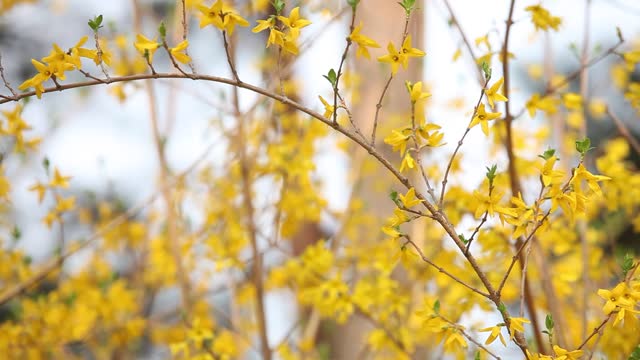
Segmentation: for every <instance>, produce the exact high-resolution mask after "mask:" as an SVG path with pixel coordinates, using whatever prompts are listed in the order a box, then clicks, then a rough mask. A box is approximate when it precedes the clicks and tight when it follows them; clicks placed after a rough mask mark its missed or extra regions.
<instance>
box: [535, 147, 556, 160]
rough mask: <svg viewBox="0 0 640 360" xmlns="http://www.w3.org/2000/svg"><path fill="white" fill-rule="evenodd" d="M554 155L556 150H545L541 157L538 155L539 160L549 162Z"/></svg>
mask: <svg viewBox="0 0 640 360" xmlns="http://www.w3.org/2000/svg"><path fill="white" fill-rule="evenodd" d="M555 154H556V149H551V148H549V149H547V150H545V151H544V152H543V153H542V155H538V157H539V158H543V159H545V160H549V159H551V158H552V157H553V156H554V155H555Z"/></svg>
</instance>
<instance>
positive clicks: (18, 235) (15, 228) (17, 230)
mask: <svg viewBox="0 0 640 360" xmlns="http://www.w3.org/2000/svg"><path fill="white" fill-rule="evenodd" d="M11 237H12V238H13V241H18V240H20V238H21V237H22V231H21V230H20V228H19V227H18V225H14V226H13V230H11Z"/></svg>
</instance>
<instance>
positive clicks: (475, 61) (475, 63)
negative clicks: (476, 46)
mask: <svg viewBox="0 0 640 360" xmlns="http://www.w3.org/2000/svg"><path fill="white" fill-rule="evenodd" d="M444 4H445V5H446V6H447V10H448V11H449V16H451V23H452V24H453V25H455V27H456V29H458V32H459V33H460V37H462V41H463V42H464V45H465V46H466V48H467V51H468V52H469V56H471V59H472V60H473V67H474V69H475V70H476V75H478V82H479V83H480V84H482V78H483V75H482V70H481V69H480V67H479V66H478V58H477V57H476V55H475V54H474V52H473V47H472V46H471V42H470V41H469V39H468V38H467V35H466V33H465V32H464V30H462V25H460V22H458V18H457V17H456V14H455V13H454V12H453V8H452V7H451V4H449V0H444Z"/></svg>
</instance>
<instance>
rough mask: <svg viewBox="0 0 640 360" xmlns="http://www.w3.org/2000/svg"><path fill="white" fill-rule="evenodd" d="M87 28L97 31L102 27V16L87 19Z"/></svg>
mask: <svg viewBox="0 0 640 360" xmlns="http://www.w3.org/2000/svg"><path fill="white" fill-rule="evenodd" d="M88 24H89V27H90V28H91V30H93V31H98V29H100V28H101V27H102V15H98V16H94V17H93V19H89V22H88Z"/></svg>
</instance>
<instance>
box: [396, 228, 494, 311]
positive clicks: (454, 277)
mask: <svg viewBox="0 0 640 360" xmlns="http://www.w3.org/2000/svg"><path fill="white" fill-rule="evenodd" d="M403 237H404V238H405V240H406V244H410V245H411V246H413V248H414V249H415V250H416V251H417V252H418V255H419V256H420V258H421V259H422V261H424V262H426V263H427V264H429V265H431V266H433V267H434V268H436V269H437V270H438V271H439V272H441V273H443V274H445V275H447V276H448V277H450V278H451V279H452V280H454V281H455V282H457V283H458V284H460V285H462V286H464V287H466V288H467V289H469V290H471V291H473V292H474V293H476V294H479V295H481V296H482V297H485V298H487V299H490V298H491V296H490V295H489V294H487V293H484V292H482V291H480V290H478V289H476V288H474V287H473V286H471V285H469V284H467V283H465V282H464V281H462V280H461V279H459V278H458V277H457V276H455V275H453V274H452V273H450V272H448V271H447V270H446V269H444V268H443V267H441V266H438V265H436V264H435V263H434V262H433V261H431V260H429V258H428V257H426V256H425V255H424V253H423V252H422V250H421V249H420V247H418V245H416V243H415V242H413V240H411V237H410V236H409V235H406V234H405V235H403ZM406 244H405V245H406Z"/></svg>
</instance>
